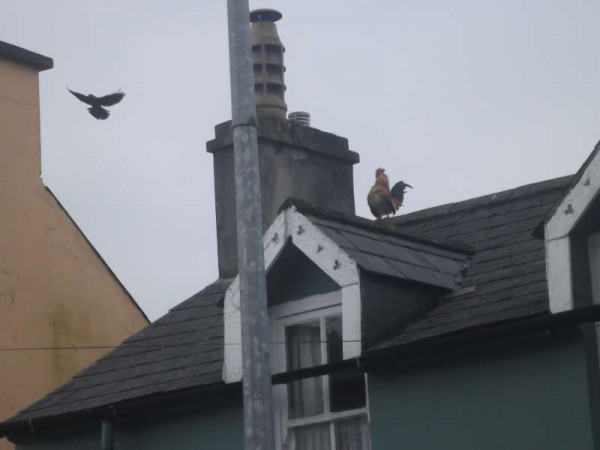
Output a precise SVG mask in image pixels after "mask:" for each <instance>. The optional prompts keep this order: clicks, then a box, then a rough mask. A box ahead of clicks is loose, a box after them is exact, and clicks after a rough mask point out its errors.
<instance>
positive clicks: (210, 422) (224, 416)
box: [17, 402, 244, 450]
mask: <svg viewBox="0 0 600 450" xmlns="http://www.w3.org/2000/svg"><path fill="white" fill-rule="evenodd" d="M243 430H244V428H243V417H242V405H241V402H240V403H236V404H229V405H227V406H218V405H209V406H205V410H204V412H197V411H196V412H193V411H192V410H189V409H188V410H187V411H179V412H172V413H166V414H162V415H156V416H154V417H152V416H150V417H147V418H146V419H144V420H136V421H134V422H132V421H127V422H125V423H117V424H116V426H115V450H140V449H143V450H199V449H210V450H221V449H222V450H236V449H240V450H241V449H243ZM99 448H100V426H99V425H98V426H97V427H93V428H92V429H90V428H88V429H87V430H86V431H84V432H74V431H73V430H71V431H69V432H66V433H61V434H60V435H55V436H39V437H37V439H35V440H31V439H27V441H24V442H21V443H19V444H18V445H17V450H98V449H99Z"/></svg>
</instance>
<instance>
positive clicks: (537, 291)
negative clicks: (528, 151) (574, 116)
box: [380, 176, 573, 347]
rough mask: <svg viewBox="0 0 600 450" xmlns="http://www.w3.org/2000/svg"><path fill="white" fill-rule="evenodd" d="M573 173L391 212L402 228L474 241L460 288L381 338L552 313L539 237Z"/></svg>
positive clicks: (411, 337)
mask: <svg viewBox="0 0 600 450" xmlns="http://www.w3.org/2000/svg"><path fill="white" fill-rule="evenodd" d="M572 178H573V177H571V176H568V177H562V178H557V179H553V180H548V181H543V182H540V183H534V184H530V185H526V186H522V187H519V188H516V189H511V190H507V191H504V192H499V193H496V194H491V195H487V196H483V197H478V198H474V199H472V200H467V201H463V202H458V203H451V204H447V205H443V206H438V207H435V208H430V209H426V210H423V211H418V212H414V213H411V214H406V215H404V216H400V217H396V218H392V219H388V223H390V224H391V225H392V226H394V227H395V228H396V229H398V230H399V231H403V232H409V233H413V234H418V235H419V236H423V237H428V238H431V239H452V240H456V241H459V242H463V243H465V244H467V245H470V246H471V247H472V248H473V251H474V253H473V258H472V261H471V264H470V267H469V268H468V270H467V271H466V272H465V278H464V280H463V287H462V288H461V289H458V290H456V291H454V292H453V293H452V294H450V295H448V296H446V297H445V298H443V299H440V302H439V304H438V306H437V307H435V308H433V309H432V310H430V311H429V312H428V313H427V314H425V316H423V317H421V318H419V319H418V320H416V321H415V322H413V323H412V324H409V325H408V326H407V327H406V328H405V329H404V330H402V331H401V332H399V333H398V335H397V336H396V337H395V338H393V339H391V340H389V341H387V342H385V343H382V344H381V345H380V347H384V346H389V345H397V344H403V343H408V342H411V341H416V340H419V339H423V338H427V337H433V336H438V335H441V334H447V333H451V332H455V331H459V330H464V329H467V328H472V327H478V326H483V325H486V324H490V323H493V322H500V321H507V320H511V319H516V318H524V317H527V316H533V315H538V314H547V313H549V302H548V290H547V283H546V265H545V248H544V240H543V239H540V238H539V237H538V238H536V237H534V231H535V230H536V228H537V227H538V226H539V225H540V224H542V223H543V222H544V221H545V219H546V217H547V215H548V213H549V212H550V211H552V209H553V208H554V207H555V205H556V203H557V202H559V201H560V200H561V199H562V198H563V196H564V195H565V193H566V192H567V190H568V188H569V186H570V183H571V180H572Z"/></svg>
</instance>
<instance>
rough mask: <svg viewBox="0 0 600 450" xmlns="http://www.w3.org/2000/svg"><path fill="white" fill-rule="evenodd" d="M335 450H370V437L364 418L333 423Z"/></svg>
mask: <svg viewBox="0 0 600 450" xmlns="http://www.w3.org/2000/svg"><path fill="white" fill-rule="evenodd" d="M334 426H335V443H336V447H337V448H336V450H370V449H371V436H370V434H371V433H370V432H369V423H368V422H367V418H366V417H358V418H355V419H350V420H342V421H339V422H336V423H335V425H334Z"/></svg>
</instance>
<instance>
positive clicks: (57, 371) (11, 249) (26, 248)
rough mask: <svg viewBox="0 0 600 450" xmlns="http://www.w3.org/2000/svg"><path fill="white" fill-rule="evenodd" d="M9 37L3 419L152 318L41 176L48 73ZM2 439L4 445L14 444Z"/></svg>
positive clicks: (1, 119) (0, 142)
mask: <svg viewBox="0 0 600 450" xmlns="http://www.w3.org/2000/svg"><path fill="white" fill-rule="evenodd" d="M51 67H52V60H51V59H50V58H46V57H44V56H42V55H38V54H35V53H32V52H29V51H27V50H24V49H21V48H19V47H15V46H13V45H10V44H7V43H4V42H0V212H1V216H2V219H1V220H0V349H1V350H2V358H0V418H2V419H7V418H8V417H10V416H12V415H14V414H15V413H17V412H18V411H19V410H21V409H22V408H24V407H26V406H27V405H29V404H30V403H32V402H33V401H34V400H36V399H38V398H39V397H40V396H42V395H44V394H46V393H48V392H50V391H51V390H52V389H54V388H56V387H57V386H59V385H60V384H62V383H64V382H65V381H67V380H68V379H69V378H70V377H72V376H73V375H74V374H76V373H77V372H79V371H80V370H82V369H83V368H85V367H87V366H88V365H89V364H91V363H92V362H93V361H95V360H96V359H98V358H99V357H100V356H102V355H103V354H105V353H106V351H107V350H106V349H102V348H96V349H91V348H85V349H76V348H77V347H90V346H98V345H106V346H111V345H116V344H118V343H120V342H121V341H122V340H123V339H125V338H126V337H128V336H129V335H131V333H133V332H135V331H137V330H139V329H140V328H142V327H144V326H146V325H147V324H148V319H147V318H146V316H145V314H144V313H143V312H142V311H141V309H140V308H139V307H138V306H137V304H136V303H135V301H134V300H133V298H132V297H131V296H130V295H129V293H128V292H127V291H126V289H125V288H124V287H123V285H122V284H121V283H120V282H119V280H118V279H117V278H116V277H115V275H114V274H113V273H112V271H111V270H110V268H109V267H108V266H107V265H106V264H105V263H104V261H103V260H102V258H101V257H100V256H99V255H98V253H97V252H96V251H95V249H94V248H93V247H92V245H91V244H90V242H88V240H87V239H86V237H85V236H84V235H83V233H82V232H81V230H80V229H79V228H78V227H77V225H76V224H75V223H74V222H73V220H72V219H71V218H70V217H69V215H68V213H67V212H66V211H65V210H64V209H63V207H62V206H61V205H60V203H59V202H58V200H57V199H56V198H55V197H54V195H53V194H52V193H51V192H50V190H49V189H48V188H47V187H46V186H44V184H43V182H42V179H41V149H40V147H41V144H40V108H39V72H40V71H43V70H47V69H50V68H51ZM11 447H12V446H10V445H9V444H8V442H7V441H6V440H4V439H3V440H0V448H2V449H4V448H11Z"/></svg>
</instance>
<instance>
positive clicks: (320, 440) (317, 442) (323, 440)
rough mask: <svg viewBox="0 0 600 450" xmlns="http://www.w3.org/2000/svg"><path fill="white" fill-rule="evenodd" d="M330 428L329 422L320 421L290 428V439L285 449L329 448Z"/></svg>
mask: <svg viewBox="0 0 600 450" xmlns="http://www.w3.org/2000/svg"><path fill="white" fill-rule="evenodd" d="M330 428H331V424H329V423H320V424H317V425H310V426H308V427H301V428H295V429H293V430H290V431H289V433H290V434H289V437H290V440H289V442H288V443H287V446H286V447H285V448H286V450H331V436H330V434H329V433H330ZM339 448H340V449H341V448H342V447H339Z"/></svg>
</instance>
